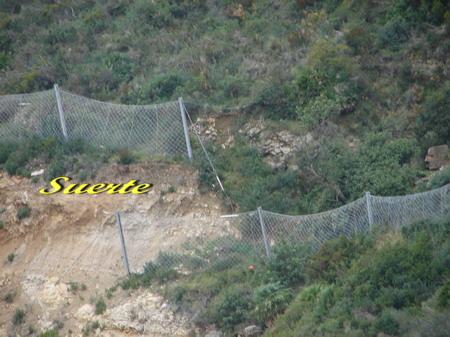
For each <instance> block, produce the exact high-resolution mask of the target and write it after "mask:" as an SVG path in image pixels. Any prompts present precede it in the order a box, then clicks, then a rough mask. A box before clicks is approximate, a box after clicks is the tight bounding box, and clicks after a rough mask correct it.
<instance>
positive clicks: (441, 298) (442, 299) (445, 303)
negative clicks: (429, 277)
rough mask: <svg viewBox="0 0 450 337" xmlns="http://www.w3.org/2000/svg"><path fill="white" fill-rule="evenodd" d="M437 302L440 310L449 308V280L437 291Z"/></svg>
mask: <svg viewBox="0 0 450 337" xmlns="http://www.w3.org/2000/svg"><path fill="white" fill-rule="evenodd" d="M437 302H438V306H439V307H440V308H450V280H447V282H446V283H445V284H444V286H443V287H442V288H441V289H440V290H439V295H438V300H437Z"/></svg>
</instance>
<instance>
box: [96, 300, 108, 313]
mask: <svg viewBox="0 0 450 337" xmlns="http://www.w3.org/2000/svg"><path fill="white" fill-rule="evenodd" d="M105 311H106V303H105V300H104V299H103V298H99V299H97V301H95V314H96V315H101V314H103V313H104V312H105Z"/></svg>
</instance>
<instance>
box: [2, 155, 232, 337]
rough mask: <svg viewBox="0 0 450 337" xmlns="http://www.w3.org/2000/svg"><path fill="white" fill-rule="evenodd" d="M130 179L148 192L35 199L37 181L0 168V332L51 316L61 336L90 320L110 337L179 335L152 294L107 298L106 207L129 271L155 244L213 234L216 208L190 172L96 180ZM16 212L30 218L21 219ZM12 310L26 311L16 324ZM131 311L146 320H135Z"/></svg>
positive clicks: (112, 276)
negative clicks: (118, 217) (101, 310)
mask: <svg viewBox="0 0 450 337" xmlns="http://www.w3.org/2000/svg"><path fill="white" fill-rule="evenodd" d="M131 177H132V178H133V179H136V177H139V178H140V179H141V180H142V181H150V182H154V184H155V188H154V190H152V191H151V192H150V193H149V194H148V195H141V196H139V195H135V196H129V195H104V194H103V195H97V196H86V195H65V196H63V197H61V196H60V195H52V196H43V195H39V194H38V193H37V190H38V189H39V188H40V187H42V186H41V183H33V182H31V181H30V180H29V179H27V178H21V177H10V176H9V175H7V174H6V173H4V172H2V173H1V174H0V205H1V208H2V213H1V215H0V218H1V221H2V229H0V263H1V266H2V267H1V269H0V285H1V287H0V301H1V308H2V310H0V336H2V337H6V336H11V335H12V334H21V333H22V332H24V331H26V330H27V329H28V326H31V327H33V328H34V329H35V330H36V331H37V332H41V331H45V330H47V329H50V328H52V327H55V321H61V322H63V323H64V328H63V330H62V331H60V333H61V334H62V335H67V334H68V331H70V330H71V331H72V332H73V333H74V334H75V335H80V334H81V333H82V331H81V330H82V329H83V328H86V326H88V327H89V324H93V322H95V321H99V322H100V323H101V325H102V330H105V329H106V330H111V331H112V332H110V333H111V334H112V335H114V336H122V335H123V334H121V331H128V330H130V331H131V332H132V331H135V333H136V334H139V333H140V330H141V329H145V330H146V331H147V332H148V333H150V332H153V333H154V336H166V335H167V334H168V333H173V334H174V336H185V333H186V329H189V325H187V324H186V322H187V321H188V318H187V317H182V316H180V315H175V314H174V313H173V312H171V311H170V307H168V305H167V303H166V304H164V303H165V301H164V299H163V298H161V297H160V296H159V295H157V294H156V293H153V292H150V291H135V292H134V293H133V297H132V298H131V299H130V298H129V293H130V292H129V291H128V292H125V291H123V292H122V291H117V292H115V293H114V297H113V298H112V297H111V298H109V299H106V295H107V292H106V290H108V289H109V288H111V287H113V286H115V285H116V283H117V281H118V279H120V278H123V277H125V276H126V271H125V266H124V264H123V261H122V257H121V256H122V255H121V254H122V253H121V246H120V239H119V236H118V229H117V226H116V221H115V212H116V211H120V212H121V214H122V222H123V226H124V235H125V238H126V244H127V249H128V254H129V261H130V265H131V269H132V271H139V270H142V268H143V266H144V263H145V262H147V261H150V260H152V259H155V258H156V257H157V256H158V254H159V251H160V250H163V251H166V252H175V251H177V250H179V249H181V247H182V244H183V243H184V242H186V241H189V240H192V239H195V238H197V237H202V238H213V237H215V236H217V235H219V234H220V235H222V234H223V233H224V232H226V228H224V227H223V224H222V223H221V222H219V220H220V218H219V214H221V213H222V212H223V210H222V209H221V206H220V202H219V200H217V198H216V197H215V196H214V195H211V194H208V195H200V194H199V192H198V189H197V184H198V182H197V178H196V174H195V172H194V171H193V169H192V168H189V167H186V166H182V165H168V164H155V163H153V164H134V165H130V166H120V165H117V164H116V165H110V166H107V167H104V169H102V171H101V173H99V174H98V175H97V177H96V179H99V181H100V180H101V181H117V182H119V181H120V182H122V181H127V179H131ZM170 186H177V188H176V191H172V190H170ZM167 190H170V192H167ZM25 208H28V209H30V210H31V211H30V212H29V215H27V216H25V215H20V214H19V213H21V212H22V213H23V211H22V210H23V209H25ZM112 294H113V292H112V291H110V295H112ZM8 297H9V299H8ZM100 298H103V299H104V300H105V301H107V310H106V313H105V315H103V316H100V315H95V313H94V312H93V309H92V308H93V307H94V309H95V304H96V303H97V302H98V301H99V299H100ZM10 302H11V303H10ZM17 310H24V311H25V318H24V323H20V324H14V323H13V320H14V317H15V316H14V315H15V313H16V312H17ZM133 310H135V311H136V313H135V314H136V315H138V314H139V315H141V314H144V315H145V316H144V317H141V318H140V319H139V322H138V321H134V319H133V318H130V317H131V316H130V315H131V311H133ZM146 310H147V311H148V313H145V311H146ZM153 316H154V317H153ZM158 329H159V332H158ZM171 329H172V330H171ZM94 330H95V329H94ZM175 330H179V331H178V332H175ZM183 331H184V332H183ZM131 332H128V333H127V336H130V333H131ZM176 333H178V334H176Z"/></svg>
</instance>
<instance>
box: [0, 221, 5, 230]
mask: <svg viewBox="0 0 450 337" xmlns="http://www.w3.org/2000/svg"><path fill="white" fill-rule="evenodd" d="M2 229H5V223H4V222H3V220H0V230H2Z"/></svg>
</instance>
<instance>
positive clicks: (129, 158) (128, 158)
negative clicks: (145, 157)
mask: <svg viewBox="0 0 450 337" xmlns="http://www.w3.org/2000/svg"><path fill="white" fill-rule="evenodd" d="M135 161H136V156H135V155H134V154H133V153H132V152H131V151H129V150H127V149H122V150H120V151H119V164H122V165H130V164H132V163H134V162H135Z"/></svg>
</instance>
